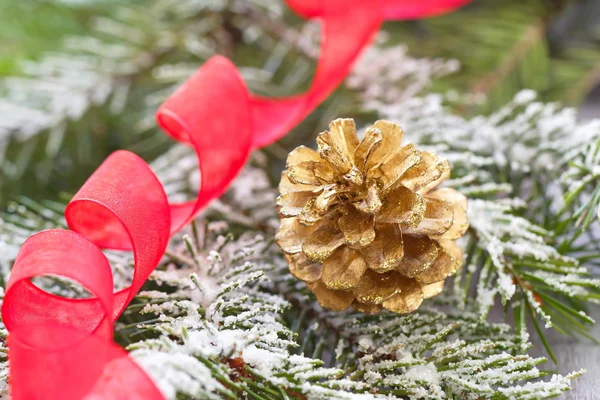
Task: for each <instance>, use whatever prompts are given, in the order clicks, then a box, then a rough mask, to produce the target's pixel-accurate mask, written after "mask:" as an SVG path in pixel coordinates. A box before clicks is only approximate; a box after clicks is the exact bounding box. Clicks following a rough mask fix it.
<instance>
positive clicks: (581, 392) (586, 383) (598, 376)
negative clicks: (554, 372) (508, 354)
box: [531, 307, 600, 400]
mask: <svg viewBox="0 0 600 400" xmlns="http://www.w3.org/2000/svg"><path fill="white" fill-rule="evenodd" d="M590 314H591V316H592V318H594V319H595V320H596V321H597V322H596V325H595V326H594V330H593V333H592V336H594V337H595V338H597V339H599V340H600V307H594V309H591V310H590ZM531 332H533V331H531ZM533 335H534V334H533V333H532V339H534V336H533ZM546 337H547V338H548V341H549V342H550V345H551V347H552V349H553V351H554V354H555V355H556V358H557V359H558V362H559V364H558V372H560V373H561V374H568V373H569V372H571V371H576V370H579V369H580V368H585V369H587V373H586V374H585V375H583V376H582V377H580V378H578V379H576V380H575V381H574V383H573V389H572V390H571V391H570V392H567V393H566V394H564V395H563V396H560V397H559V399H561V400H562V399H564V400H597V399H598V400H600V345H596V344H594V343H592V342H591V341H589V340H587V339H581V340H576V339H574V338H572V337H566V336H563V335H561V334H559V333H558V332H556V331H552V330H548V331H547V336H546ZM532 341H533V343H534V345H535V348H534V349H532V353H533V354H534V355H544V356H545V354H544V352H543V351H544V350H543V346H542V344H541V343H540V342H539V340H537V338H535V340H532ZM540 368H544V369H548V368H552V361H549V362H548V363H546V364H542V365H541V366H540Z"/></svg>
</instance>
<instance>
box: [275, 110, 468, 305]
mask: <svg viewBox="0 0 600 400" xmlns="http://www.w3.org/2000/svg"><path fill="white" fill-rule="evenodd" d="M403 135H404V132H403V131H402V129H401V128H400V127H399V126H398V125H396V124H393V123H391V122H388V121H377V122H376V123H375V125H373V126H372V127H371V128H369V129H368V130H367V132H366V134H365V137H364V138H363V139H362V141H359V139H358V136H357V134H356V126H355V124H354V121H353V120H352V119H337V120H335V121H333V122H332V123H331V124H330V125H329V131H325V132H323V133H321V134H320V135H319V136H318V137H317V144H318V147H319V150H318V152H317V151H315V150H312V149H309V148H308V147H304V146H300V147H298V148H296V149H295V150H293V151H292V152H291V153H290V154H289V156H288V159H287V164H286V170H285V171H283V173H282V175H281V183H280V184H279V190H280V192H281V195H280V196H279V197H278V199H277V212H278V213H279V216H280V217H281V227H280V228H279V231H278V232H277V235H276V237H275V239H276V241H277V244H278V245H279V246H280V247H281V248H282V249H283V251H284V252H285V253H286V258H287V260H288V262H289V265H290V271H291V273H292V274H293V275H294V276H295V277H296V278H298V279H301V280H303V281H305V282H306V283H307V284H308V287H309V288H310V289H311V290H312V291H313V292H314V293H315V295H316V296H317V300H318V301H319V303H320V304H321V306H323V307H324V308H329V309H333V310H344V309H346V308H348V307H349V306H350V305H353V306H354V307H355V308H356V309H358V310H360V311H363V312H367V313H375V312H378V311H379V310H381V309H382V308H385V309H388V310H390V311H394V312H397V313H408V312H411V311H414V310H416V309H417V308H418V307H419V305H420V304H421V303H422V301H423V299H424V298H429V297H432V296H435V295H437V294H439V293H440V292H441V291H442V289H443V286H444V279H445V278H446V277H448V276H449V275H452V274H453V273H454V272H456V271H457V270H458V269H459V268H460V267H461V265H462V252H461V250H460V248H459V247H458V246H457V245H456V243H455V242H454V240H455V239H458V238H459V237H461V236H462V235H463V234H464V233H465V232H466V230H467V228H468V227H469V224H468V222H467V215H466V209H467V199H466V197H465V196H463V195H462V194H460V193H458V192H457V191H456V190H454V189H450V188H444V189H437V190H433V189H434V188H435V187H436V186H438V185H439V183H440V182H442V181H443V180H445V179H447V178H448V177H449V176H450V166H449V164H448V162H447V161H446V160H445V159H443V158H441V157H439V156H437V155H435V154H432V153H429V152H426V151H423V152H421V151H419V150H418V149H417V148H416V147H415V145H414V144H408V145H406V146H402V145H401V141H402V137H403Z"/></svg>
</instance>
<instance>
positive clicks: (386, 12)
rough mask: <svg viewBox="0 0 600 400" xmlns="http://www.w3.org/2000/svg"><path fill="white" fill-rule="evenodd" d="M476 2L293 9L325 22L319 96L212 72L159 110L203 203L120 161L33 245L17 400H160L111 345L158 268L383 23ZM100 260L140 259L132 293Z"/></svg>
mask: <svg viewBox="0 0 600 400" xmlns="http://www.w3.org/2000/svg"><path fill="white" fill-rule="evenodd" d="M467 2H468V0H418V1H416V0H414V1H411V0H390V1H383V0H381V1H374V0H356V1H351V2H349V1H348V0H288V4H289V5H290V7H292V8H293V9H294V10H295V11H296V12H298V13H299V14H300V15H302V16H304V17H306V18H315V17H318V18H321V19H322V22H323V28H322V29H323V41H322V49H321V56H320V58H319V63H318V66H317V71H316V74H315V78H314V80H313V83H312V86H311V88H310V90H309V91H308V92H306V93H304V94H301V95H298V96H293V97H290V98H285V99H269V98H263V97H258V96H255V95H252V94H250V93H249V92H248V90H247V89H246V86H245V84H244V82H243V81H242V79H241V77H240V75H239V73H238V71H237V70H236V68H235V66H234V65H233V64H231V63H230V62H229V61H228V60H227V59H225V58H223V57H214V58H212V59H211V60H209V61H208V62H207V63H206V64H205V65H204V66H203V67H202V68H201V69H200V70H199V71H198V72H197V73H196V74H194V75H193V76H192V77H191V78H190V79H189V80H188V81H187V82H185V83H184V84H183V86H182V87H181V88H179V89H178V90H177V91H176V92H175V93H174V94H173V95H172V96H171V97H170V98H169V99H168V100H167V101H166V102H165V103H164V104H163V105H162V106H161V107H160V108H159V110H158V113H157V121H158V123H159V124H160V126H161V127H162V128H163V129H164V130H165V131H166V132H167V133H168V134H169V135H170V136H171V137H173V138H174V139H175V140H178V141H181V142H184V143H187V144H189V145H191V146H192V147H193V148H194V149H195V150H196V154H197V156H198V162H199V168H200V177H201V185H200V188H201V189H200V192H199V193H198V197H197V199H196V200H195V201H192V202H188V203H181V204H169V202H168V200H167V196H166V194H165V192H164V190H163V188H162V186H161V184H160V183H159V181H158V180H157V178H156V176H155V175H154V174H153V172H152V171H151V170H150V168H149V166H148V165H147V164H146V163H145V162H144V161H143V160H142V159H141V158H139V157H138V156H136V155H135V154H132V153H130V152H126V151H117V152H115V153H113V154H112V155H110V156H109V157H108V158H107V159H106V161H104V163H103V164H102V165H101V166H100V167H99V168H98V169H97V170H96V171H95V172H94V174H93V175H92V176H91V177H90V178H89V179H88V181H87V182H86V183H85V184H84V185H83V186H82V187H81V189H80V190H79V191H78V192H77V194H76V195H75V196H74V198H73V199H72V200H71V202H70V203H69V205H68V206H67V209H66V211H65V217H66V220H67V223H68V225H69V228H70V229H71V230H70V231H68V230H49V231H44V232H40V233H38V234H35V235H33V236H31V237H30V238H29V239H27V241H25V243H24V244H23V246H22V248H21V250H20V252H19V254H18V256H17V259H16V260H15V263H14V266H13V269H12V273H11V276H10V279H9V281H8V284H7V287H6V295H5V298H4V304H3V307H2V316H3V320H4V323H5V324H6V327H7V329H8V330H9V331H10V335H9V363H10V383H11V387H12V397H13V398H14V399H16V400H21V399H42V398H43V399H65V400H68V399H81V398H87V399H162V398H163V396H162V394H161V393H160V392H159V390H158V389H157V388H156V387H155V385H154V383H153V382H152V380H151V379H150V378H149V377H148V376H147V375H146V374H145V373H144V372H143V371H142V370H141V369H140V368H139V367H138V366H137V365H136V364H135V363H134V362H133V361H132V359H131V358H129V357H128V355H127V353H126V352H125V351H124V350H123V349H122V348H120V347H119V346H118V345H116V344H115V343H114V342H113V340H112V335H113V324H114V321H115V320H116V319H117V318H118V317H119V316H120V315H121V313H122V312H123V311H124V309H125V308H126V307H127V305H128V304H129V302H130V301H131V300H132V299H133V297H134V296H135V294H136V293H137V292H138V291H139V290H140V288H141V287H142V285H143V284H144V282H145V281H146V279H147V278H148V276H149V275H150V273H151V272H152V271H153V270H154V268H155V267H156V266H157V264H158V263H159V261H160V259H161V257H162V255H163V253H164V251H165V249H166V246H167V243H168V240H169V237H170V236H171V235H172V234H173V233H175V232H177V231H178V230H179V229H180V228H181V227H183V226H184V225H186V224H187V223H188V222H189V221H190V220H192V219H193V218H194V217H195V216H196V215H197V214H198V213H199V212H200V211H201V210H202V209H203V208H204V207H205V206H206V205H207V204H208V203H209V202H210V201H211V200H213V199H215V198H217V197H219V196H220V195H221V194H222V193H223V192H224V191H225V189H226V188H227V186H228V185H229V183H230V182H231V181H232V180H233V179H234V177H235V176H236V175H237V173H238V172H239V171H240V169H241V168H242V167H243V166H244V164H245V162H246V159H247V157H248V155H249V153H250V151H251V150H252V149H254V148H259V147H263V146H266V145H268V144H270V143H273V142H274V141H276V140H277V139H279V138H281V137H282V136H283V135H284V134H285V133H286V132H287V131H288V130H289V129H291V128H292V127H294V126H295V125H296V124H297V123H298V122H300V121H301V120H302V119H303V118H304V117H305V116H306V115H307V114H308V113H310V112H311V111H312V110H313V109H314V108H315V107H316V106H317V105H318V104H319V103H320V102H321V101H323V99H325V98H326V97H327V96H328V95H329V94H330V93H331V92H332V91H333V90H334V89H335V88H336V87H337V86H338V85H339V84H340V83H341V81H342V80H343V79H344V77H345V76H346V75H347V74H348V72H349V70H350V68H351V65H352V63H353V61H354V60H355V59H356V57H357V56H358V54H359V53H360V51H361V49H363V48H364V47H365V46H366V45H367V44H368V43H369V41H370V40H371V38H372V37H373V35H374V34H375V33H376V32H377V30H378V29H379V26H380V24H381V22H382V21H383V20H384V19H385V18H387V19H400V18H401V19H407V18H420V17H425V16H431V15H435V14H440V13H443V12H447V11H450V10H452V9H454V8H456V7H459V6H462V5H464V4H465V3H467ZM100 248H106V249H119V250H132V251H133V255H134V258H135V269H134V276H133V281H132V284H131V286H129V287H128V288H126V289H124V290H121V291H119V292H116V293H113V280H112V273H111V269H110V266H109V264H108V261H107V259H106V257H105V256H104V255H103V254H102V252H101V251H100ZM43 275H58V276H63V277H66V278H70V279H72V280H73V281H75V282H77V283H78V284H80V285H81V286H82V287H84V288H86V289H87V290H88V291H89V292H90V294H91V297H90V298H87V299H68V298H64V297H60V296H56V295H52V294H49V293H47V292H45V291H43V290H41V289H39V288H37V287H36V286H35V285H34V284H33V283H31V280H30V279H31V278H33V277H36V276H43Z"/></svg>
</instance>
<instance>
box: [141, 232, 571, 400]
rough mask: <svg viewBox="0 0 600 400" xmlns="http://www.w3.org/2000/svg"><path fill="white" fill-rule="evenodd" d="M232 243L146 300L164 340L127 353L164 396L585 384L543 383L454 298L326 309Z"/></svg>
mask: <svg viewBox="0 0 600 400" xmlns="http://www.w3.org/2000/svg"><path fill="white" fill-rule="evenodd" d="M205 239H207V237H205ZM186 240H187V242H189V243H192V248H194V246H195V243H197V240H195V239H192V238H187V239H186ZM227 240H228V239H226V236H218V237H217V238H216V239H213V240H208V241H207V242H204V243H205V244H208V247H207V248H204V249H202V250H199V251H198V250H196V249H195V248H194V249H193V250H192V252H193V253H192V254H187V255H185V256H187V257H188V258H190V259H193V260H195V262H194V264H193V265H177V266H176V265H170V266H168V267H167V268H166V270H163V271H159V272H157V273H155V275H154V277H153V279H155V280H156V281H157V282H159V283H160V285H163V286H162V287H161V286H159V288H161V289H162V290H160V291H159V292H146V293H141V294H140V296H139V297H138V300H139V302H140V304H139V305H137V306H136V307H143V312H144V313H149V314H158V318H152V319H150V321H151V322H150V323H146V324H144V323H143V322H141V323H140V324H139V325H138V326H137V328H136V329H139V330H143V329H151V330H152V331H153V332H157V333H159V335H160V337H159V338H158V339H155V338H149V339H145V340H142V341H140V342H137V343H133V344H131V345H130V346H129V348H130V349H131V350H132V354H133V356H134V357H135V358H136V360H137V361H138V362H139V363H140V364H141V365H142V366H143V367H144V368H145V369H146V370H147V371H148V372H149V373H150V375H151V376H152V377H153V378H154V379H155V380H156V382H157V383H158V385H159V387H160V388H161V390H162V391H163V393H165V395H166V396H167V397H168V398H175V397H176V396H177V394H179V395H183V396H187V397H190V398H215V399H218V398H222V397H225V398H232V399H234V398H238V397H239V396H243V394H245V395H248V396H250V397H256V398H267V399H269V398H277V399H279V398H304V399H326V398H330V399H376V398H405V397H410V398H415V399H419V398H420V399H438V398H439V399H442V398H447V397H448V396H451V397H452V396H456V397H461V398H474V399H475V398H498V399H504V398H506V399H508V398H515V399H521V398H523V399H525V398H528V397H527V396H528V395H529V394H530V393H531V390H532V389H533V387H532V386H531V384H533V383H532V382H536V383H535V384H534V385H536V387H537V388H539V391H538V393H544V395H542V396H540V397H538V398H546V397H552V396H555V395H557V394H559V393H562V392H564V391H565V390H568V389H569V387H570V380H571V379H572V378H573V377H575V376H577V375H578V374H574V375H573V376H569V377H562V376H557V377H553V378H552V379H551V380H550V381H547V382H539V381H537V380H536V379H537V378H540V377H543V376H544V375H545V373H544V372H542V371H540V370H539V369H538V368H537V365H538V364H540V363H543V362H544V361H545V359H543V358H531V357H529V356H527V355H526V354H525V353H524V350H525V349H526V348H527V347H528V346H527V344H526V343H525V346H524V345H523V343H522V341H521V338H520V337H519V336H515V335H514V334H513V333H511V328H510V327H509V326H508V325H505V324H491V323H488V322H485V321H482V320H481V319H480V318H479V315H478V314H477V312H473V311H470V310H467V311H465V310H463V311H460V310H457V309H456V304H457V301H458V300H457V298H456V296H453V295H448V296H445V297H444V298H442V299H440V300H439V301H438V302H437V303H430V304H428V305H427V306H426V307H425V308H423V309H421V310H419V311H418V312H416V313H413V314H411V315H408V316H399V315H395V314H392V313H381V314H378V315H375V316H366V315H364V314H359V313H354V312H342V313H333V312H327V311H323V310H322V309H320V308H319V307H318V306H317V305H316V302H315V301H314V299H313V298H312V296H311V295H310V294H309V292H308V291H307V289H306V287H304V285H303V284H300V283H298V282H297V281H296V280H294V279H293V278H291V277H290V276H289V274H288V273H287V267H286V265H285V263H284V262H283V261H282V259H281V258H280V256H279V255H278V254H277V253H276V252H274V251H273V249H272V248H271V247H270V244H271V242H270V241H268V240H265V239H262V238H261V237H255V236H254V237H253V236H252V235H243V236H242V238H240V239H239V240H235V241H227ZM225 242H227V243H226V244H224V243H225ZM180 248H181V249H182V250H181V251H185V250H183V249H184V246H183V245H180ZM213 248H220V251H219V252H218V253H217V252H215V251H214V250H213ZM164 285H166V286H168V287H169V288H170V289H171V290H169V292H170V294H169V295H165V294H164V293H165V290H164V289H165V287H164ZM173 289H174V290H173ZM528 383H530V384H528Z"/></svg>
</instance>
